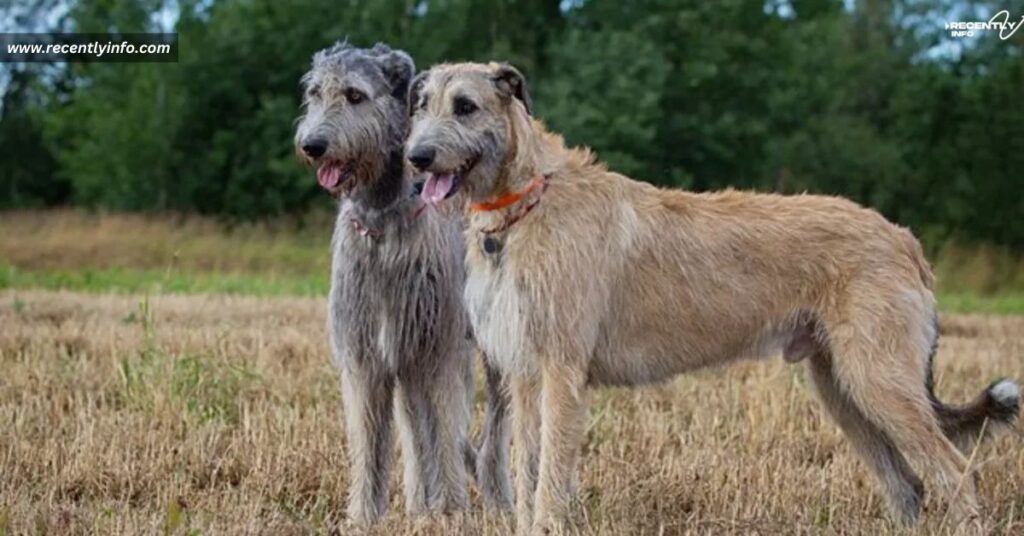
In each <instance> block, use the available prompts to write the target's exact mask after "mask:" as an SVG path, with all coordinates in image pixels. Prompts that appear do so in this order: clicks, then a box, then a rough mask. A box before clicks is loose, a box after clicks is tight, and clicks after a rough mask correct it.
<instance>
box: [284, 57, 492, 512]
mask: <svg viewBox="0 0 1024 536" xmlns="http://www.w3.org/2000/svg"><path fill="white" fill-rule="evenodd" d="M412 72H413V64H412V60H411V59H410V58H409V57H408V56H407V55H406V54H405V53H403V52H400V51H393V50H391V49H390V48H388V47H386V46H384V45H377V46H375V47H373V48H372V49H357V48H353V47H350V46H348V45H347V44H343V43H342V44H338V45H336V46H334V47H332V48H329V49H327V50H324V51H321V52H319V53H318V54H317V55H316V56H315V57H314V61H313V69H312V70H311V71H310V72H309V73H308V74H307V75H306V77H305V78H304V85H305V87H306V103H305V112H306V113H305V115H304V116H303V117H302V118H301V119H300V122H299V124H298V128H297V132H296V137H295V143H296V146H297V150H298V151H300V154H301V155H302V156H303V157H305V158H306V159H307V160H309V161H310V162H311V163H314V164H315V165H317V166H318V168H319V170H318V178H319V179H320V183H321V185H322V186H324V187H325V188H327V189H328V190H329V191H331V193H333V194H335V195H338V196H339V198H340V200H339V210H338V217H337V221H336V223H335V230H334V237H333V240H332V268H331V292H330V299H329V331H330V336H331V349H332V351H333V354H334V357H335V360H336V361H337V363H338V366H339V367H340V368H341V371H342V391H343V402H344V405H345V416H346V428H347V434H346V437H347V442H348V455H349V459H350V462H351V486H350V491H349V502H348V519H349V521H350V522H353V523H356V524H366V523H370V522H373V521H375V520H376V519H378V518H379V517H380V516H382V515H383V514H384V513H385V511H386V510H387V506H388V504H387V503H388V492H387V482H388V472H389V471H388V470H389V466H390V457H391V456H390V454H391V452H392V443H391V438H392V435H393V434H392V430H391V427H392V414H394V416H395V418H396V419H395V420H397V422H398V432H399V437H400V441H401V449H402V458H403V462H404V467H405V469H404V488H405V489H404V491H405V498H406V509H407V511H409V512H410V513H414V514H415V513H424V512H429V511H451V510H458V509H463V508H465V507H466V506H468V493H467V488H466V480H467V476H468V474H467V465H469V466H470V467H472V463H473V459H474V452H473V449H472V446H471V445H470V442H469V440H468V437H467V431H468V426H469V418H470V409H471V407H472V400H473V394H474V390H473V361H472V355H473V352H472V341H471V339H470V338H469V335H468V330H469V328H468V322H467V318H466V314H465V311H464V308H463V306H462V303H461V294H462V288H463V284H464V267H463V258H464V249H463V239H462V237H461V222H460V219H459V218H458V217H457V216H455V215H447V214H444V213H442V212H440V211H437V210H432V209H425V207H424V206H423V205H422V204H421V201H419V198H418V196H417V195H416V193H415V192H414V186H413V179H412V176H411V174H410V173H407V172H406V170H405V168H404V167H403V161H404V159H403V155H402V145H403V141H404V136H405V134H406V130H407V127H408V114H407V110H406V104H405V98H406V88H407V86H408V82H409V80H410V78H411V77H412ZM489 383H490V382H489ZM499 383H500V382H499ZM491 398H492V399H496V400H499V401H503V400H504V397H502V396H496V397H495V396H492V397H491ZM503 412H504V409H503V406H502V407H501V408H498V409H495V410H493V411H492V414H497V413H503ZM503 420H504V419H499V421H503ZM488 428H489V429H491V430H492V431H491V434H492V435H494V434H497V437H496V439H492V440H491V441H490V442H489V443H490V444H491V446H490V447H488V448H489V449H490V453H489V454H485V455H484V456H481V461H482V462H483V461H484V460H485V459H486V460H489V463H491V468H490V469H488V470H487V471H485V474H487V475H498V476H497V477H496V478H497V482H498V484H497V485H498V486H499V487H498V488H497V489H498V491H497V492H490V491H486V492H485V494H487V495H489V496H493V495H494V493H500V494H501V499H500V500H499V501H498V502H499V503H502V502H503V503H505V505H506V506H507V503H509V502H510V500H511V499H510V497H508V496H509V495H510V492H509V491H508V490H509V489H510V486H509V485H508V482H507V476H505V474H504V467H505V465H504V464H506V463H507V462H506V459H507V446H505V443H507V438H506V437H505V435H504V434H506V433H507V431H506V426H505V425H504V424H503V423H498V424H494V423H491V424H489V425H488Z"/></svg>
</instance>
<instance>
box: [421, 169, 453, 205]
mask: <svg viewBox="0 0 1024 536" xmlns="http://www.w3.org/2000/svg"><path fill="white" fill-rule="evenodd" d="M453 186H455V175H454V174H452V173H445V174H444V175H435V174H433V173H431V174H430V175H428V176H427V182H426V183H425V184H424V185H423V192H422V193H420V198H421V199H423V200H424V201H426V202H427V203H430V204H432V205H436V204H437V203H440V202H441V201H444V198H445V197H447V196H448V193H449V192H451V191H452V187H453Z"/></svg>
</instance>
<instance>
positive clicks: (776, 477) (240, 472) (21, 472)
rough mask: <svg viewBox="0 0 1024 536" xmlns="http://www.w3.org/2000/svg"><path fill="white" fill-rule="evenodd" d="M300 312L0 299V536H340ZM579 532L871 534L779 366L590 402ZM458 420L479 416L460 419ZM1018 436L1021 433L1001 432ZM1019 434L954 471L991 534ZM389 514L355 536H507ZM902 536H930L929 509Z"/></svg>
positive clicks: (338, 462)
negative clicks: (967, 468) (974, 495)
mask: <svg viewBox="0 0 1024 536" xmlns="http://www.w3.org/2000/svg"><path fill="white" fill-rule="evenodd" d="M324 309H325V307H324V301H323V299H315V298H283V297H279V298H253V297H227V296H154V297H152V298H145V297H140V296H132V295H120V296H112V295H95V294H77V293H70V292H52V291H40V290H20V289H14V290H11V289H8V290H4V291H0V423H2V424H3V433H2V435H0V534H23V533H29V534H31V533H44V532H48V533H50V534H200V533H201V534H308V533H321V532H323V533H341V534H345V533H348V529H346V528H345V526H344V524H343V521H344V520H343V515H344V514H343V512H344V507H343V505H344V501H345V494H346V489H347V484H348V476H347V470H346V463H345V458H344V448H345V438H344V434H343V433H342V426H341V405H340V396H339V394H338V390H337V383H338V382H337V376H336V373H335V371H334V369H333V368H332V366H331V364H330V360H329V357H328V352H327V346H326V342H325V339H326V335H325V328H324ZM943 334H944V336H943V338H942V344H941V347H940V351H939V357H938V360H937V367H938V368H937V372H938V384H939V391H940V395H941V396H942V397H943V398H944V399H947V400H951V401H963V400H965V399H967V398H968V397H971V396H973V395H975V394H976V393H977V392H978V390H979V389H980V388H982V387H983V386H984V385H986V384H987V383H988V382H989V381H990V380H991V379H993V378H994V377H996V376H999V375H1009V376H1011V377H1016V378H1024V317H1013V316H949V315H947V317H946V318H945V319H944V323H943ZM594 402H595V403H594V406H593V408H592V419H591V426H590V430H589V433H588V438H587V443H586V446H585V449H584V459H583V472H582V482H581V497H582V502H583V506H584V507H585V508H583V509H582V513H581V514H580V519H579V523H580V527H581V532H582V533H585V534H609V535H611V534H615V535H618V534H652V535H654V534H709V533H713V534H722V533H742V534H751V533H757V534H776V533H787V534H792V533H825V534H879V533H890V532H898V531H899V530H898V528H896V527H894V526H893V525H891V524H890V523H889V522H888V521H887V520H886V518H885V515H884V511H883V507H882V503H881V500H880V498H879V497H878V495H876V494H875V493H874V490H873V481H872V479H871V478H870V476H869V475H868V474H867V472H866V471H865V469H864V468H863V466H861V465H860V464H859V463H858V462H857V461H856V460H855V459H854V457H853V455H852V453H851V452H850V449H849V448H848V446H847V445H846V443H845V441H844V440H843V438H842V437H841V435H840V433H839V431H838V430H837V429H836V428H835V427H834V426H833V425H832V424H831V423H830V422H829V421H828V420H827V419H825V418H824V417H823V415H822V412H820V411H819V410H818V408H817V406H816V404H815V403H814V401H813V399H812V398H811V395H810V394H809V392H808V389H807V388H806V386H805V382H804V379H803V374H802V370H801V368H800V367H799V366H792V365H785V364H784V363H783V362H782V361H781V359H775V360H772V361H770V362H762V363H745V364H741V365H739V366H736V367H733V368H730V369H726V370H713V371H706V372H702V373H699V374H695V375H691V376H687V377H683V378H680V379H678V380H676V381H675V382H673V383H671V384H667V385H664V386H659V387H651V388H646V389H641V390H633V391H626V390H607V391H601V392H599V393H598V394H597V395H596V396H595V397H594ZM480 409H481V408H480V407H478V408H477V414H478V415H479V413H480ZM1018 429H1019V428H1018ZM1022 445H1024V443H1022V439H1021V437H1020V433H1019V432H1017V433H1016V434H1013V433H1011V434H1004V435H1003V436H1002V437H1001V438H1000V439H999V440H997V441H994V442H992V443H990V444H988V445H986V446H984V447H983V448H982V449H980V450H979V451H978V452H977V454H976V456H975V458H974V465H975V466H976V467H977V469H978V473H979V477H980V483H981V484H980V491H981V495H982V503H983V505H984V507H985V511H986V515H987V516H988V517H989V519H990V520H991V523H992V527H993V530H994V533H996V534H1021V533H1022V532H1024V448H1022ZM398 480H399V479H398V472H397V471H395V478H394V487H393V488H392V489H393V491H392V501H391V504H392V515H391V516H390V517H389V518H388V519H387V521H386V522H385V523H384V524H383V525H382V526H381V527H380V528H379V529H378V530H376V531H375V532H374V533H375V534H381V535H384V534H388V535H390V534H403V533H415V534H507V533H508V532H509V530H510V525H509V521H508V520H507V519H505V518H502V517H498V516H494V515H487V514H483V513H482V512H481V511H480V502H479V498H478V497H474V510H473V511H472V512H471V513H470V514H468V515H466V516H462V517H454V518H443V519H432V520H425V521H420V522H416V523H414V522H411V521H408V520H406V519H405V518H404V517H403V516H402V515H401V514H402V506H401V500H400V497H399V496H400V488H399V487H398V485H399V482H398ZM926 517H927V522H926V524H925V525H924V526H923V527H922V528H920V529H918V530H917V532H918V533H923V534H935V533H942V532H945V531H946V530H947V529H948V527H944V526H942V525H941V518H942V507H941V504H940V503H938V502H934V501H929V502H928V506H927V514H926Z"/></svg>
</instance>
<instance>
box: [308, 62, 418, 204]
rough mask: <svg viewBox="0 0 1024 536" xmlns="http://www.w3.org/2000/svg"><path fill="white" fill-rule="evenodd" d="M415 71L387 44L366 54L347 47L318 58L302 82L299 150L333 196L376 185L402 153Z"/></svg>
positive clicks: (321, 183)
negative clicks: (394, 156)
mask: <svg viewBox="0 0 1024 536" xmlns="http://www.w3.org/2000/svg"><path fill="white" fill-rule="evenodd" d="M414 71H415V66H414V64H413V61H412V58H410V57H409V55H408V54H406V53H405V52H402V51H400V50H392V49H391V48H389V47H388V46H387V45H383V44H377V45H375V46H374V47H373V48H369V49H365V48H355V47H352V46H349V45H348V43H343V42H342V43H338V44H336V45H334V46H332V47H330V48H326V49H324V50H321V51H320V52H317V53H316V54H315V55H314V56H313V66H312V69H311V70H310V71H309V72H308V73H306V74H305V76H303V77H302V86H303V90H304V98H303V104H302V106H303V112H304V113H303V115H302V116H301V117H300V118H299V120H298V126H297V128H296V131H295V150H296V154H298V156H299V157H300V158H301V159H303V160H305V161H306V162H308V163H309V164H311V165H314V166H316V167H317V180H318V181H319V182H320V185H321V186H323V187H324V188H325V189H326V190H327V191H329V192H330V193H331V194H333V195H341V194H345V193H348V192H351V191H352V190H353V189H354V188H358V187H359V186H360V185H365V184H368V183H370V182H372V181H373V180H374V179H376V178H378V177H380V176H381V175H382V173H383V171H384V169H385V166H387V165H388V161H389V155H390V154H391V153H393V152H395V151H399V152H400V151H401V149H402V141H403V138H404V136H405V132H406V130H407V128H408V111H407V106H406V98H407V96H408V87H409V81H410V80H411V79H412V76H413V74H414Z"/></svg>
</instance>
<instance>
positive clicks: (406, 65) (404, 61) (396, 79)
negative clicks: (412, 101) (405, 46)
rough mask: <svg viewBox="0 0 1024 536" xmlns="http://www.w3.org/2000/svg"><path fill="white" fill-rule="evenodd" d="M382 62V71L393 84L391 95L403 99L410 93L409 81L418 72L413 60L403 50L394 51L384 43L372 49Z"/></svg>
mask: <svg viewBox="0 0 1024 536" xmlns="http://www.w3.org/2000/svg"><path fill="white" fill-rule="evenodd" d="M370 52H371V53H372V54H373V55H374V56H376V58H377V61H379V62H380V68H381V71H382V72H383V73H384V76H385V77H386V78H387V79H388V83H389V84H391V95H392V96H394V97H395V98H396V99H399V100H401V99H403V98H405V97H406V95H407V94H408V92H409V80H411V79H412V75H413V74H414V73H415V72H416V64H415V63H414V62H413V61H412V58H411V57H410V56H409V55H408V54H406V53H405V52H403V51H401V50H392V49H391V48H390V47H388V46H387V45H385V44H383V43H377V44H376V45H374V46H373V48H372V49H370Z"/></svg>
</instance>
